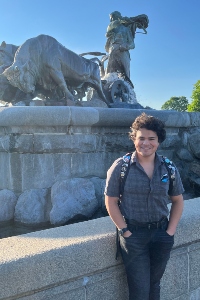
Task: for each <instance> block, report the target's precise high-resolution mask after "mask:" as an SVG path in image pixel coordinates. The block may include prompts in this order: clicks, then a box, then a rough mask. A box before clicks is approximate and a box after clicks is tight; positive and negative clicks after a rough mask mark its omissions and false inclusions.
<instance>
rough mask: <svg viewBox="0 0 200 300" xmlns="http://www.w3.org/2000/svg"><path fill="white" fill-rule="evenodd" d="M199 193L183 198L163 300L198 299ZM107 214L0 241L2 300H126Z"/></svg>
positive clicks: (199, 292) (199, 265)
mask: <svg viewBox="0 0 200 300" xmlns="http://www.w3.org/2000/svg"><path fill="white" fill-rule="evenodd" d="M199 216H200V198H196V199H192V200H188V201H185V207H184V212H183V216H182V218H181V221H180V223H179V225H178V228H177V233H176V235H175V244H174V247H173V250H172V254H171V258H170V260H169V263H168V265H167V269H166V272H165V274H164V277H163V280H162V284H161V300H199V299H200V230H199V228H200V218H199ZM115 248H116V247H115V227H114V225H113V223H112V221H111V220H110V218H109V217H105V218H99V219H96V220H91V221H87V222H82V223H77V224H73V225H68V226H61V227H57V228H52V229H48V230H43V231H38V232H35V233H29V234H25V235H21V236H17V237H11V238H7V239H2V240H0V249H1V251H0V299H1V300H13V299H19V300H44V299H45V300H55V299H56V300H63V299H67V300H99V299H103V300H128V296H127V283H126V277H125V272H124V267H123V265H122V261H121V258H119V259H118V260H117V261H116V260H115V251H116V249H115Z"/></svg>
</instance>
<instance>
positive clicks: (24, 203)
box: [14, 189, 50, 224]
mask: <svg viewBox="0 0 200 300" xmlns="http://www.w3.org/2000/svg"><path fill="white" fill-rule="evenodd" d="M47 195H48V190H47V189H40V190H39V189H37V190H36V189H35V190H34V189H32V190H27V191H25V192H23V193H22V194H21V195H20V196H19V198H18V201H17V204H16V207H15V214H14V219H15V221H18V222H21V223H25V224H40V223H44V222H47V221H49V211H50V205H49V203H48V198H47Z"/></svg>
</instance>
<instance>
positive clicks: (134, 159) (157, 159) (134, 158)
mask: <svg viewBox="0 0 200 300" xmlns="http://www.w3.org/2000/svg"><path fill="white" fill-rule="evenodd" d="M136 162H138V159H137V155H136V151H134V152H133V154H132V155H131V161H130V164H131V165H132V164H133V163H136ZM155 163H156V164H157V163H158V164H159V165H160V164H162V163H163V160H162V156H161V155H158V153H157V152H156V153H155Z"/></svg>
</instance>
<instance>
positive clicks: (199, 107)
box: [188, 80, 200, 112]
mask: <svg viewBox="0 0 200 300" xmlns="http://www.w3.org/2000/svg"><path fill="white" fill-rule="evenodd" d="M191 98H192V99H193V100H192V102H191V103H190V104H189V105H188V111H189V112H192V111H200V80H198V81H197V82H196V83H195V84H194V88H193V91H192V96H191Z"/></svg>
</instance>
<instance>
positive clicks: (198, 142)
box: [189, 132, 200, 158]
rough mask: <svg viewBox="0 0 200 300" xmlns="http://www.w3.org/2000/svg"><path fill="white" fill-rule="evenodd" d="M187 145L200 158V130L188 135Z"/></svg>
mask: <svg viewBox="0 0 200 300" xmlns="http://www.w3.org/2000/svg"><path fill="white" fill-rule="evenodd" d="M189 145H190V149H191V152H192V154H193V155H194V156H195V157H196V158H200V132H195V133H193V134H191V135H190V136H189Z"/></svg>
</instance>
